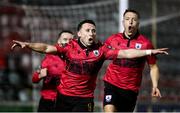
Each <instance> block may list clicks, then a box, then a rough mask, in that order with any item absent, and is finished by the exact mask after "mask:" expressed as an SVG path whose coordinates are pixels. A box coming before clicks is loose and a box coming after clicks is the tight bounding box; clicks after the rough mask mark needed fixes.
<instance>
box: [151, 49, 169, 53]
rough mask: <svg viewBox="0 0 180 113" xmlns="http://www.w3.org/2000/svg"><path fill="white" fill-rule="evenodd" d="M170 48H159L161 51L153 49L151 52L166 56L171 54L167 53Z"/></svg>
mask: <svg viewBox="0 0 180 113" xmlns="http://www.w3.org/2000/svg"><path fill="white" fill-rule="evenodd" d="M167 50H168V48H159V49H153V50H152V51H151V52H152V54H154V55H156V54H166V55H168V54H169V53H168V52H167Z"/></svg>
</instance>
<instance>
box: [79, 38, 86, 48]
mask: <svg viewBox="0 0 180 113" xmlns="http://www.w3.org/2000/svg"><path fill="white" fill-rule="evenodd" d="M79 41H80V43H81V44H82V45H83V46H84V47H87V45H86V44H85V43H84V42H83V41H81V38H79Z"/></svg>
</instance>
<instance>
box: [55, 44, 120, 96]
mask: <svg viewBox="0 0 180 113" xmlns="http://www.w3.org/2000/svg"><path fill="white" fill-rule="evenodd" d="M56 48H57V50H58V51H59V52H60V53H63V54H64V55H65V57H66V70H65V71H64V72H63V73H62V77H61V84H60V85H59V87H58V90H59V91H60V93H62V94H63V95H67V96H78V97H93V96H94V95H93V93H94V90H95V86H96V78H97V74H98V72H99V70H100V68H101V66H102V64H103V62H104V60H105V59H113V58H116V57H117V53H118V51H114V50H113V51H112V50H109V48H107V47H105V46H103V45H101V44H100V43H97V44H93V45H92V46H91V47H88V48H87V47H84V46H83V45H82V44H81V42H80V40H72V41H71V42H70V43H69V44H68V45H67V46H66V47H64V48H61V47H60V46H58V45H56Z"/></svg>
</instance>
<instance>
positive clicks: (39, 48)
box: [11, 40, 57, 53]
mask: <svg viewBox="0 0 180 113" xmlns="http://www.w3.org/2000/svg"><path fill="white" fill-rule="evenodd" d="M13 43H14V44H13V45H12V47H11V49H14V48H15V47H16V46H20V47H21V48H25V47H27V48H29V49H31V50H33V51H36V52H39V53H55V52H57V49H56V47H55V46H53V45H49V44H45V43H30V42H22V41H17V40H13Z"/></svg>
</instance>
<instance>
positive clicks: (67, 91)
mask: <svg viewBox="0 0 180 113" xmlns="http://www.w3.org/2000/svg"><path fill="white" fill-rule="evenodd" d="M77 36H78V39H77V40H72V41H71V42H70V43H69V44H68V45H67V46H65V47H64V48H62V47H60V46H59V45H56V46H53V45H48V44H44V43H29V42H21V41H17V40H15V41H13V42H14V45H13V46H12V48H14V47H15V46H20V47H22V48H24V47H27V48H30V49H32V50H34V51H37V52H43V53H53V52H59V53H62V54H64V55H65V56H66V62H67V63H66V70H65V71H64V72H63V73H62V76H61V84H60V85H59V86H58V91H59V96H58V101H57V108H59V109H58V111H63V112H68V111H69V112H92V111H93V108H94V102H93V98H94V90H95V87H96V78H97V74H98V72H99V70H100V68H101V66H102V64H103V62H104V61H105V60H106V59H116V58H135V57H142V56H146V55H151V54H168V53H167V52H166V50H167V48H161V49H154V50H152V49H151V50H136V49H129V50H111V49H109V48H108V46H106V45H102V44H101V43H99V42H96V41H95V39H96V25H95V23H94V21H92V20H83V21H82V22H80V23H79V25H78V31H77Z"/></svg>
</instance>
